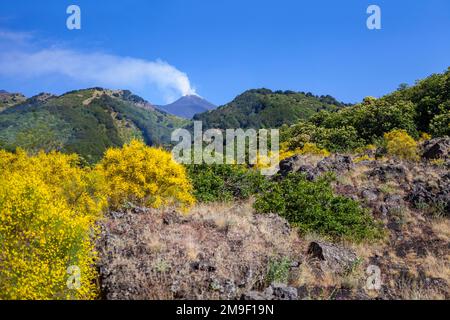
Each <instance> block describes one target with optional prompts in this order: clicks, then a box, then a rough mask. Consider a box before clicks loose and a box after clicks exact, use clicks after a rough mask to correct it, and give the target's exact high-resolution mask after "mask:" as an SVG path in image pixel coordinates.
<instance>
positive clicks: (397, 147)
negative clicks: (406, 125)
mask: <svg viewBox="0 0 450 320" xmlns="http://www.w3.org/2000/svg"><path fill="white" fill-rule="evenodd" d="M384 140H385V143H386V149H387V153H388V155H390V156H394V157H398V158H400V159H405V160H412V161H417V160H419V149H418V143H417V142H416V141H415V140H414V139H413V138H412V137H411V136H410V135H409V134H408V133H407V132H406V131H405V130H393V131H391V132H389V133H385V134H384Z"/></svg>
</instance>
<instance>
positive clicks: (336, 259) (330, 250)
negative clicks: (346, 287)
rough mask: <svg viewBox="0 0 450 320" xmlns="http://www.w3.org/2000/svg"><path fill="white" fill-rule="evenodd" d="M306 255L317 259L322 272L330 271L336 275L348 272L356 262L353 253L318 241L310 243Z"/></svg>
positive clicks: (356, 259)
mask: <svg viewBox="0 0 450 320" xmlns="http://www.w3.org/2000/svg"><path fill="white" fill-rule="evenodd" d="M308 255H309V256H310V257H311V258H315V259H317V260H318V261H319V262H320V265H321V267H322V269H323V270H324V271H328V270H331V271H332V272H335V273H338V274H344V273H346V272H348V271H350V270H351V269H352V268H353V267H354V266H355V264H356V262H357V261H358V257H357V255H356V253H354V252H353V251H351V250H349V249H346V248H344V247H341V246H338V245H335V244H332V243H327V242H320V241H314V242H311V244H310V245H309V248H308Z"/></svg>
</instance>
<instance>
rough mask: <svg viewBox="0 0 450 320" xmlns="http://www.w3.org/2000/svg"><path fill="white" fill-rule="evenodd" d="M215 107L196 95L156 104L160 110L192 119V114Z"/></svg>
mask: <svg viewBox="0 0 450 320" xmlns="http://www.w3.org/2000/svg"><path fill="white" fill-rule="evenodd" d="M216 107H217V106H216V105H214V104H213V103H211V102H209V101H207V100H206V99H204V98H202V97H200V96H198V95H185V96H182V97H181V98H180V99H178V100H176V101H174V102H172V103H170V104H168V105H164V106H157V108H159V109H160V110H163V111H165V112H167V113H170V114H173V115H176V116H179V117H182V118H185V119H192V118H193V117H194V115H196V114H198V113H203V112H207V111H209V110H213V109H215V108H216Z"/></svg>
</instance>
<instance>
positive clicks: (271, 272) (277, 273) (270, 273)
mask: <svg viewBox="0 0 450 320" xmlns="http://www.w3.org/2000/svg"><path fill="white" fill-rule="evenodd" d="M291 264H292V262H291V260H290V259H289V258H286V257H284V258H282V259H279V260H274V259H272V260H270V261H269V265H268V267H267V276H266V282H267V284H268V285H269V284H271V283H274V282H275V283H287V282H288V280H289V270H290V269H291Z"/></svg>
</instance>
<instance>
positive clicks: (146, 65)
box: [0, 48, 196, 102]
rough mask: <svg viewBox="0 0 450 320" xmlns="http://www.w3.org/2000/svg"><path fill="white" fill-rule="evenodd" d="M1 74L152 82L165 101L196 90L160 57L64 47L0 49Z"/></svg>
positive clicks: (111, 83) (129, 85)
mask: <svg viewBox="0 0 450 320" xmlns="http://www.w3.org/2000/svg"><path fill="white" fill-rule="evenodd" d="M0 75H2V76H6V77H21V78H26V79H36V80H39V79H40V78H41V77H44V76H52V75H55V76H62V77H67V78H69V79H72V80H76V81H78V82H81V83H85V84H87V85H93V86H100V87H107V88H117V89H130V90H136V91H144V90H145V89H146V88H149V86H155V87H156V88H157V89H158V90H159V91H160V92H161V93H162V94H163V96H164V98H165V99H166V101H167V102H170V101H171V100H172V101H173V99H174V98H176V96H179V95H190V94H196V92H195V89H194V88H193V87H192V86H191V83H190V81H189V78H188V76H187V75H186V74H185V73H184V72H181V71H180V70H178V69H177V68H175V67H174V66H172V65H170V64H168V63H167V62H164V61H162V60H156V61H148V60H143V59H136V58H131V57H121V56H116V55H111V54H105V53H98V52H94V53H85V52H78V51H74V50H67V49H53V48H51V49H43V50H38V51H33V52H26V51H23V50H11V51H3V52H0Z"/></svg>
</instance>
